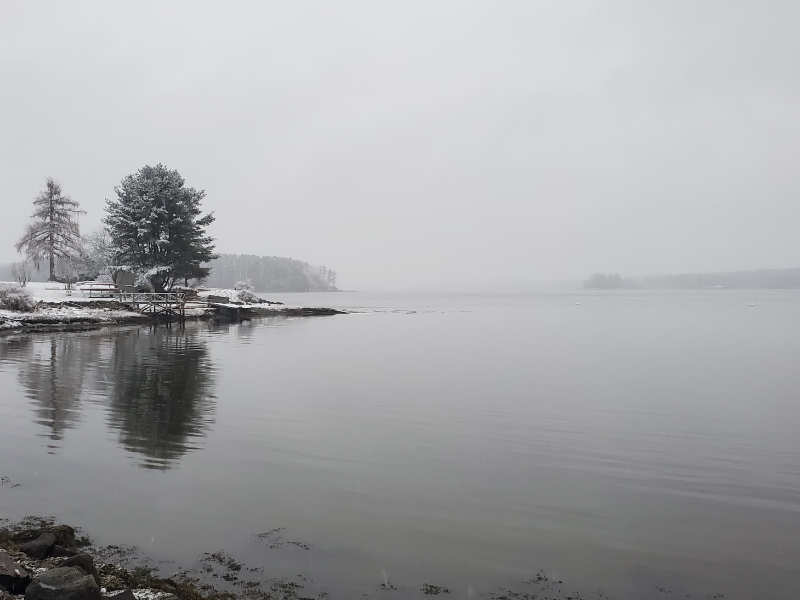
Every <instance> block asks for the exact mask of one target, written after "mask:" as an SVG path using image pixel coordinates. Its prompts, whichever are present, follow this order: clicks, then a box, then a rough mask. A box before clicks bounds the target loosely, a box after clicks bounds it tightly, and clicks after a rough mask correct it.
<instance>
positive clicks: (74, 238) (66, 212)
mask: <svg viewBox="0 0 800 600" xmlns="http://www.w3.org/2000/svg"><path fill="white" fill-rule="evenodd" d="M33 207H34V211H33V215H32V217H31V218H32V219H33V223H31V224H30V225H28V229H27V230H26V231H25V235H23V236H22V237H21V238H20V240H19V241H18V242H17V245H16V248H17V252H24V253H25V255H26V256H27V257H28V258H29V259H30V260H31V261H32V262H33V264H34V265H36V268H37V269H38V268H39V265H40V264H41V263H42V261H43V260H45V259H47V260H48V261H49V263H50V276H49V280H50V281H56V260H57V259H58V258H66V257H71V256H77V255H80V253H81V234H80V230H79V228H78V221H77V220H76V218H75V217H76V215H78V214H79V213H82V212H84V211H82V210H80V204H78V203H77V202H76V201H75V200H72V199H71V198H70V197H69V196H65V195H64V194H63V192H62V191H61V186H60V185H59V184H58V183H57V182H56V181H55V180H54V179H53V178H52V177H48V178H47V184H46V186H45V189H44V190H43V191H42V192H41V193H40V194H39V195H38V196H36V199H35V200H34V201H33Z"/></svg>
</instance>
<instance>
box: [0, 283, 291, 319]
mask: <svg viewBox="0 0 800 600" xmlns="http://www.w3.org/2000/svg"><path fill="white" fill-rule="evenodd" d="M0 286H15V287H16V286H17V284H16V283H15V282H10V281H0ZM25 291H26V292H27V293H28V294H30V296H31V297H32V298H33V300H34V301H35V302H38V303H47V304H49V306H47V305H43V304H42V305H39V306H38V307H37V308H36V310H35V311H34V312H28V313H25V312H15V311H10V310H2V309H0V330H4V329H5V330H7V329H17V328H20V327H23V326H24V325H31V324H34V323H35V324H42V323H47V324H60V323H116V322H122V321H128V322H129V321H133V320H136V319H143V320H145V319H147V318H148V317H146V316H145V315H142V313H139V312H134V311H129V310H119V309H117V308H114V307H113V305H112V304H111V303H113V302H116V299H115V298H103V297H97V296H96V295H95V296H91V297H90V296H89V293H88V292H85V291H81V290H80V289H77V288H74V289H73V290H72V291H71V292H68V291H67V290H66V289H65V287H64V285H63V284H59V283H53V282H29V283H28V285H27V286H26V287H25ZM212 295H213V296H223V297H227V298H229V299H230V302H228V303H224V304H221V306H228V307H230V308H245V309H257V310H259V311H260V312H261V314H270V313H276V314H277V313H280V312H281V311H283V310H287V309H298V308H301V307H300V306H296V305H286V304H277V303H275V302H276V301H275V300H272V299H270V300H271V302H273V304H269V303H241V300H240V297H239V291H238V290H233V289H221V288H207V289H202V290H200V291H199V293H198V296H199V299H200V302H199V303H192V302H188V303H187V305H186V316H188V317H195V318H197V317H203V316H205V315H207V314H209V312H213V309H212V308H209V307H208V306H207V305H206V301H207V300H206V299H207V298H208V296H212ZM256 296H258V297H259V298H260V299H265V298H264V295H263V294H256ZM106 302H108V303H109V307H108V308H103V306H102V305H103V304H104V303H106ZM83 303H86V304H87V306H75V305H76V304H78V305H80V304H83ZM59 304H61V306H58V305H59ZM67 304H69V305H67ZM90 304H91V305H90ZM54 305H55V306H54Z"/></svg>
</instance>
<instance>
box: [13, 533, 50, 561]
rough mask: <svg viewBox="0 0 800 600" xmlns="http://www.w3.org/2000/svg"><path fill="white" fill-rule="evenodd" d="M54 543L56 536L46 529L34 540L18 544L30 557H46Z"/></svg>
mask: <svg viewBox="0 0 800 600" xmlns="http://www.w3.org/2000/svg"><path fill="white" fill-rule="evenodd" d="M55 544H56V536H55V535H53V534H52V533H50V532H49V531H46V532H45V533H43V534H41V535H40V536H39V537H37V538H36V539H35V540H31V541H30V542H25V543H24V544H20V546H19V549H20V550H22V551H23V552H24V553H25V554H27V555H28V556H30V557H31V558H47V556H48V555H49V554H50V550H52V549H53V546H55Z"/></svg>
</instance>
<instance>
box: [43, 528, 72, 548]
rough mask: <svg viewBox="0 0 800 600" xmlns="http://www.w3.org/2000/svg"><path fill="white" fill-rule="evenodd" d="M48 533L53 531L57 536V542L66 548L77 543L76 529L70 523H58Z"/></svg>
mask: <svg viewBox="0 0 800 600" xmlns="http://www.w3.org/2000/svg"><path fill="white" fill-rule="evenodd" d="M47 533H52V534H53V535H54V536H55V538H56V544H58V545H59V546H63V547H65V548H71V547H72V546H74V545H75V530H74V529H73V528H72V527H70V526H69V525H56V526H55V527H50V528H48V530H47Z"/></svg>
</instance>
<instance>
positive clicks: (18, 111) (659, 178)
mask: <svg viewBox="0 0 800 600" xmlns="http://www.w3.org/2000/svg"><path fill="white" fill-rule="evenodd" d="M798 22H800V3H799V2H794V1H789V2H779V1H758V2H757V1H753V2H743V1H736V0H727V1H701V2H697V1H692V2H674V1H667V0H664V1H661V2H655V1H648V0H636V1H627V2H565V1H560V0H558V1H552V2H533V1H525V2H502V1H497V2H489V1H486V2H466V1H464V0H460V1H453V2H444V1H426V2H408V1H404V2H393V3H389V2H374V1H365V2H346V1H342V0H339V1H337V2H254V3H249V4H248V3H235V2H232V3H219V2H215V3H211V2H208V3H201V2H195V1H191V2H189V1H186V2H141V1H137V2H126V3H122V2H108V1H105V0H104V1H98V2H37V3H34V2H27V1H25V2H23V1H19V2H14V1H9V0H2V2H1V3H0V75H1V76H2V79H1V80H0V81H2V84H1V86H0V115H2V128H1V129H2V131H0V175H2V187H3V200H2V203H3V209H4V210H3V219H2V220H0V239H2V240H5V242H4V243H3V244H2V247H1V248H0V259H9V260H10V259H13V258H14V252H13V247H12V244H13V242H14V241H15V240H16V238H17V237H18V235H19V234H20V232H21V231H22V229H23V227H24V225H25V223H26V220H27V216H28V215H29V213H30V201H31V200H32V198H33V196H34V195H35V194H36V193H37V192H38V190H39V189H41V187H42V185H43V183H44V179H45V177H46V176H48V175H52V176H54V177H55V178H57V179H58V180H59V181H60V182H61V183H62V185H63V186H64V188H65V190H66V191H67V192H68V193H69V194H71V195H72V196H73V198H75V199H76V200H78V201H80V202H81V204H82V205H83V207H84V208H85V209H86V210H87V211H89V214H88V215H86V216H85V217H83V218H82V227H83V229H84V231H89V230H91V229H93V228H95V227H96V226H97V224H98V223H99V220H100V217H101V214H102V207H103V200H104V198H105V197H107V196H110V195H111V194H112V193H113V187H114V185H115V184H116V183H118V182H119V180H120V179H121V178H122V177H123V176H124V175H126V174H128V173H130V172H132V171H134V170H136V169H137V168H138V167H140V166H141V165H143V164H145V163H156V162H159V161H160V162H164V163H166V164H167V165H168V166H170V167H172V168H176V169H178V170H179V171H180V172H181V173H182V174H183V175H184V176H185V177H186V178H187V180H188V182H189V183H190V184H191V185H193V186H195V187H198V188H204V189H206V190H207V192H208V199H207V207H208V208H209V209H211V210H213V211H215V213H216V215H217V222H216V223H215V225H214V228H213V234H214V235H215V236H216V237H217V240H218V249H219V250H220V251H222V252H248V253H254V254H265V255H282V256H293V257H296V258H301V259H305V260H308V261H310V262H314V263H318V264H322V263H324V264H328V265H330V266H333V267H334V268H336V269H337V270H338V271H339V273H340V283H341V285H343V286H345V287H350V288H362V289H364V288H392V287H397V288H407V287H420V288H424V287H468V286H471V285H476V286H480V287H483V286H487V285H493V284H502V285H512V284H515V283H517V284H524V283H526V282H530V281H536V280H548V279H566V278H582V277H583V276H584V275H587V274H589V273H591V272H593V271H598V270H615V271H621V272H624V273H627V274H631V275H636V274H643V273H658V272H674V271H689V270H722V269H735V268H751V267H761V266H764V267H767V266H772V267H779V266H797V265H800V242H799V241H798V239H799V236H798V234H797V223H798V217H800V202H799V200H800V194H799V193H798V192H800V168H798V165H797V160H798V156H800V110H799V109H798V107H799V106H800V102H798V101H799V100H800V98H798V96H799V92H800V76H798V69H797V57H798V56H800V41H798V39H800V38H798V36H797V35H796V30H797V23H798Z"/></svg>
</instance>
